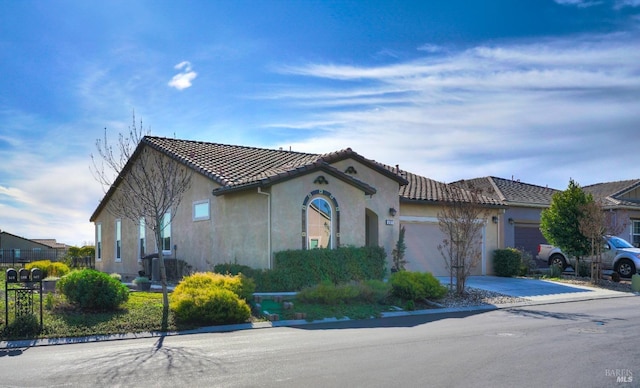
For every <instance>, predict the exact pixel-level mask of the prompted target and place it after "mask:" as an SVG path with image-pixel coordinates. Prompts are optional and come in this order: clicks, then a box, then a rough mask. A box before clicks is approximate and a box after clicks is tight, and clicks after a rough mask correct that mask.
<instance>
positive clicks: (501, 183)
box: [452, 176, 558, 207]
mask: <svg viewBox="0 0 640 388" xmlns="http://www.w3.org/2000/svg"><path fill="white" fill-rule="evenodd" d="M459 182H462V181H458V182H453V183H452V184H458V183H459ZM464 182H466V183H467V184H470V185H471V186H472V187H475V188H477V189H479V190H481V191H482V193H483V194H485V195H488V196H491V197H493V198H496V199H499V200H501V201H504V202H507V203H511V204H524V205H533V206H536V205H538V206H541V207H547V206H549V204H550V203H551V197H553V194H554V193H556V192H558V190H556V189H552V188H549V187H542V186H537V185H532V184H529V183H522V182H520V181H517V180H513V179H504V178H497V177H494V176H489V177H483V178H474V179H468V180H465V181H464Z"/></svg>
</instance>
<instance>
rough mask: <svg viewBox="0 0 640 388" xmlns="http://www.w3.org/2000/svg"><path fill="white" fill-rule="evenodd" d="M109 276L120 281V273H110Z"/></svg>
mask: <svg viewBox="0 0 640 388" xmlns="http://www.w3.org/2000/svg"><path fill="white" fill-rule="evenodd" d="M109 276H111V277H112V278H114V279H116V280H117V281H119V282H121V281H122V275H120V274H119V273H116V272H114V273H112V274H110V275H109Z"/></svg>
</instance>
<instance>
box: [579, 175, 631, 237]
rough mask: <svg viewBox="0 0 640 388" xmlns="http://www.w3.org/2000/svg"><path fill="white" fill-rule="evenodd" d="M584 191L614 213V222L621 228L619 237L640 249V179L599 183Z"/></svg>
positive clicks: (587, 187)
mask: <svg viewBox="0 0 640 388" xmlns="http://www.w3.org/2000/svg"><path fill="white" fill-rule="evenodd" d="M583 190H584V191H586V192H587V193H591V194H592V195H593V197H594V199H596V200H600V201H601V202H602V204H603V205H604V208H605V210H607V211H609V212H611V213H612V214H611V217H610V219H611V220H612V222H613V223H615V224H618V225H620V226H621V228H620V229H621V231H620V233H618V237H621V238H623V239H625V240H627V241H629V242H630V243H632V244H633V245H635V246H636V247H640V179H632V180H625V181H618V182H605V183H597V184H595V185H590V186H585V187H583Z"/></svg>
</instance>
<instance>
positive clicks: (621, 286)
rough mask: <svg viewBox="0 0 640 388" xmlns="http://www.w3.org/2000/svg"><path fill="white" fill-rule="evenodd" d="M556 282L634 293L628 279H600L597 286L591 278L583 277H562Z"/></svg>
mask: <svg viewBox="0 0 640 388" xmlns="http://www.w3.org/2000/svg"><path fill="white" fill-rule="evenodd" d="M554 281H557V282H560V283H567V284H575V285H578V286H586V287H594V288H604V289H607V290H612V291H620V292H632V290H631V281H630V280H628V279H624V280H621V281H619V282H614V281H611V280H608V279H600V281H599V282H598V283H597V284H593V283H591V278H581V277H578V278H577V277H575V276H570V275H562V277H561V278H560V279H554Z"/></svg>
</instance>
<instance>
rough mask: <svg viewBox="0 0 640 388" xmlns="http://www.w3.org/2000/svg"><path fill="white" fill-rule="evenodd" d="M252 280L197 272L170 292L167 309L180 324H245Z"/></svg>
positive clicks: (248, 314) (251, 291)
mask: <svg viewBox="0 0 640 388" xmlns="http://www.w3.org/2000/svg"><path fill="white" fill-rule="evenodd" d="M253 289H254V285H253V281H252V280H251V279H249V278H246V277H244V276H242V275H238V276H231V275H221V274H216V273H212V272H200V273H195V274H193V275H190V276H187V277H185V278H184V279H183V280H182V281H181V282H180V283H179V284H178V286H176V288H175V290H174V291H173V292H172V293H171V296H170V303H169V307H170V308H171V310H172V311H173V312H174V315H175V317H176V319H177V320H178V321H180V322H190V323H199V324H205V325H216V324H227V323H240V322H245V321H246V320H247V319H249V317H250V316H251V308H250V307H249V305H248V304H247V302H246V300H245V299H248V298H249V296H251V295H252V294H253Z"/></svg>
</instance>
